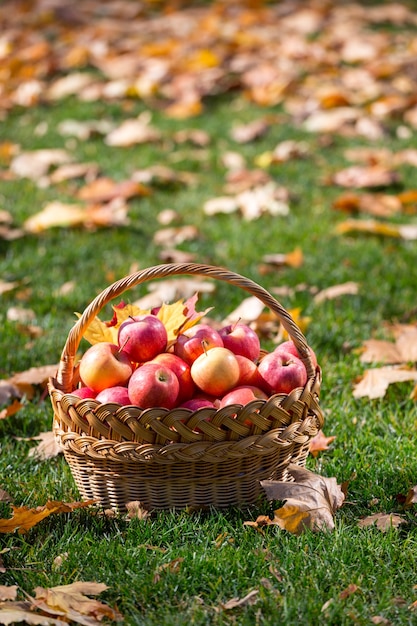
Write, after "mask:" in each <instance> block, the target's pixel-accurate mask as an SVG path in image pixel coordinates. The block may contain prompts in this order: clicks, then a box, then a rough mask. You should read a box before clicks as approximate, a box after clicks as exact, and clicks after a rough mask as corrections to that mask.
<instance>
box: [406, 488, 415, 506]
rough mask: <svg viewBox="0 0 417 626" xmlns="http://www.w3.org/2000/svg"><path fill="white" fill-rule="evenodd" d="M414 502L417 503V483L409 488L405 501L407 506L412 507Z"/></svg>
mask: <svg viewBox="0 0 417 626" xmlns="http://www.w3.org/2000/svg"><path fill="white" fill-rule="evenodd" d="M413 504H417V485H414V487H411V488H410V489H409V490H408V493H407V496H406V498H405V501H404V506H405V507H410V506H412V505H413Z"/></svg>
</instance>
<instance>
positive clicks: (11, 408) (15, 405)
mask: <svg viewBox="0 0 417 626" xmlns="http://www.w3.org/2000/svg"><path fill="white" fill-rule="evenodd" d="M23 406H24V405H23V404H22V403H21V402H19V400H13V402H12V403H11V404H9V405H8V406H7V407H6V408H5V409H2V410H1V411H0V420H3V419H6V417H11V416H12V415H15V414H16V413H17V412H18V411H20V409H22V408H23Z"/></svg>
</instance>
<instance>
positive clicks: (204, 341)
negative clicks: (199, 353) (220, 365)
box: [201, 339, 207, 355]
mask: <svg viewBox="0 0 417 626" xmlns="http://www.w3.org/2000/svg"><path fill="white" fill-rule="evenodd" d="M201 345H202V347H203V350H204V354H205V355H207V339H202V340H201Z"/></svg>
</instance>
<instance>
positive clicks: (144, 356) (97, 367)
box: [71, 313, 317, 411]
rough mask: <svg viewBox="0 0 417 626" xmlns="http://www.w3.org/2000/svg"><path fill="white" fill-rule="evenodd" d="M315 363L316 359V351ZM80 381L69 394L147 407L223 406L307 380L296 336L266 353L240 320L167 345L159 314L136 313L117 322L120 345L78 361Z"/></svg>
mask: <svg viewBox="0 0 417 626" xmlns="http://www.w3.org/2000/svg"><path fill="white" fill-rule="evenodd" d="M311 358H312V361H313V364H314V365H317V359H316V356H315V354H314V352H313V351H311ZM79 377H80V381H81V382H80V386H78V388H77V389H74V390H73V391H72V392H71V393H73V394H74V395H76V396H78V397H79V398H83V399H84V398H95V399H96V400H97V401H98V402H100V403H103V404H104V403H109V402H111V403H117V404H120V405H135V406H139V407H140V408H143V409H147V408H150V407H164V408H166V409H173V408H176V407H186V408H189V409H191V410H193V411H195V410H197V409H199V408H201V407H214V408H217V409H219V408H222V407H224V406H227V405H230V404H241V405H246V404H247V403H248V402H250V401H252V400H256V399H267V398H268V397H269V396H271V395H273V394H275V393H285V394H288V393H290V391H291V390H292V389H294V388H296V387H302V386H304V385H305V384H306V382H307V372H306V368H305V365H304V363H303V362H302V360H301V359H300V358H299V355H298V352H297V348H296V346H295V344H294V343H293V341H291V340H288V341H284V342H283V343H281V344H279V345H278V346H277V347H276V348H275V349H274V350H273V351H272V352H268V353H264V352H262V351H261V346H260V340H259V337H258V335H257V333H256V332H255V331H254V330H253V329H252V328H251V327H250V326H248V325H246V324H244V323H240V322H237V323H235V324H229V325H225V326H223V327H222V328H220V329H218V330H216V329H215V328H214V327H212V326H210V325H209V324H205V323H202V322H200V323H198V324H195V325H194V326H192V327H191V328H189V329H187V330H186V331H184V332H181V333H179V334H178V336H177V338H176V340H175V341H174V342H173V343H172V342H171V343H170V344H169V343H168V336H167V330H166V327H165V325H164V324H163V322H162V321H161V320H160V319H159V318H158V317H157V316H156V315H154V314H152V313H146V314H142V315H137V316H132V317H130V318H128V319H127V320H125V321H124V322H123V323H122V324H121V325H120V327H119V330H118V336H117V343H111V342H109V341H102V342H99V343H95V344H93V345H92V346H91V347H90V348H88V349H87V350H86V352H85V353H84V354H83V356H82V357H81V360H80V362H79Z"/></svg>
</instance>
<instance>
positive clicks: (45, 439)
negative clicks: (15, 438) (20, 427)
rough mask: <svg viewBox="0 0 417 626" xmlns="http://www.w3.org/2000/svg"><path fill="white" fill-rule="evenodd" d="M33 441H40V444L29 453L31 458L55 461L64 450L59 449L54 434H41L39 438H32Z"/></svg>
mask: <svg viewBox="0 0 417 626" xmlns="http://www.w3.org/2000/svg"><path fill="white" fill-rule="evenodd" d="M31 440H32V441H39V442H40V443H39V444H38V445H37V446H36V447H35V448H32V449H31V450H30V451H29V456H30V457H35V458H36V459H40V460H42V461H45V460H46V459H53V458H54V457H56V456H58V454H61V453H62V449H61V448H60V447H59V445H58V443H57V441H56V439H55V435H54V433H53V432H52V431H51V432H47V433H40V434H39V435H38V436H37V437H31Z"/></svg>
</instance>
